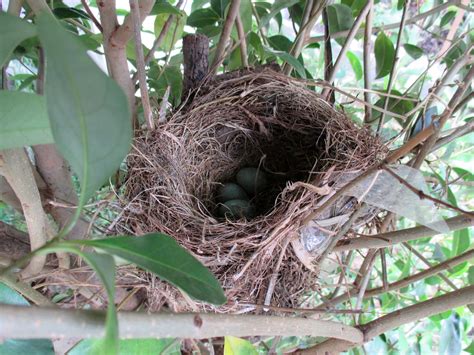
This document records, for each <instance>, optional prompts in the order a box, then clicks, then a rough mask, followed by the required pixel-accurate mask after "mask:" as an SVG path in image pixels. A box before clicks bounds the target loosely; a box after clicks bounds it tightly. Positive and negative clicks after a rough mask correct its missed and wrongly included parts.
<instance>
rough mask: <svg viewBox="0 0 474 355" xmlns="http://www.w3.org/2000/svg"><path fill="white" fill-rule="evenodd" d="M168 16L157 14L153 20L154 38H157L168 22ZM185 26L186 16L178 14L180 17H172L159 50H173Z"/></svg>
mask: <svg viewBox="0 0 474 355" xmlns="http://www.w3.org/2000/svg"><path fill="white" fill-rule="evenodd" d="M168 18H169V14H166V13H162V14H158V15H157V16H156V18H155V25H154V26H155V27H154V28H155V36H157V37H158V36H159V35H160V32H161V30H162V29H163V26H164V25H165V22H166V21H168ZM185 24H186V14H185V13H180V15H177V16H174V17H173V22H172V23H171V25H170V27H169V30H168V32H166V35H165V37H164V38H163V41H162V42H161V45H160V47H159V48H160V49H162V50H163V51H166V52H169V51H171V49H173V47H174V45H175V44H176V42H177V41H178V40H180V39H181V37H182V36H183V30H184V25H185Z"/></svg>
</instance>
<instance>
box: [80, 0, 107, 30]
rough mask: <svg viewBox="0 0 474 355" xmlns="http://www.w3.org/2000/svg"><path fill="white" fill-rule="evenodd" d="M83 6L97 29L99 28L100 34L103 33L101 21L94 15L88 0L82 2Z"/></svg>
mask: <svg viewBox="0 0 474 355" xmlns="http://www.w3.org/2000/svg"><path fill="white" fill-rule="evenodd" d="M81 4H82V7H84V10H85V11H86V12H87V14H88V15H89V17H90V18H91V20H92V22H94V25H95V27H97V29H98V30H99V31H100V32H103V31H104V30H103V29H102V25H101V24H100V22H99V20H97V18H96V17H95V16H94V14H93V13H92V11H91V8H90V7H89V5H88V4H87V1H86V0H81Z"/></svg>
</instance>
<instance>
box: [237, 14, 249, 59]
mask: <svg viewBox="0 0 474 355" xmlns="http://www.w3.org/2000/svg"><path fill="white" fill-rule="evenodd" d="M235 27H236V28H237V35H238V36H239V40H240V58H241V60H242V65H243V67H244V68H248V66H249V61H248V55H247V40H246V39H245V31H244V25H243V24H242V19H241V18H240V13H237V16H236V17H235Z"/></svg>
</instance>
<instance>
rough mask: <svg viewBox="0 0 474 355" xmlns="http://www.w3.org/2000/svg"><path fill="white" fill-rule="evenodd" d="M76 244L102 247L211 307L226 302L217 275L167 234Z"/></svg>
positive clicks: (86, 241) (87, 241)
mask: <svg viewBox="0 0 474 355" xmlns="http://www.w3.org/2000/svg"><path fill="white" fill-rule="evenodd" d="M74 242H75V243H78V244H81V245H86V246H91V247H95V248H99V249H101V250H104V251H106V252H107V253H109V254H112V255H116V256H119V257H121V258H123V259H125V260H127V261H129V262H132V263H134V264H136V265H138V266H139V267H141V268H143V269H145V270H148V271H150V272H153V273H155V274H156V275H158V276H159V277H160V278H162V279H164V280H166V281H168V282H170V283H172V284H173V285H175V286H177V287H179V288H180V289H182V290H183V291H184V292H186V293H187V294H189V295H190V296H191V297H194V298H196V299H198V300H201V301H205V302H209V303H212V304H223V303H224V302H226V298H225V296H224V292H223V291H222V288H221V286H220V285H219V282H218V281H217V280H216V279H215V277H214V275H212V273H211V272H210V271H209V270H208V269H207V268H206V267H204V266H203V265H202V264H201V263H200V262H199V261H198V260H197V259H195V258H194V257H193V256H192V255H190V254H189V253H188V252H187V251H186V250H185V249H184V248H183V247H181V246H180V245H179V244H178V243H177V242H176V241H175V240H174V239H173V238H171V237H170V236H168V235H166V234H161V233H153V234H147V235H144V236H142V237H129V236H120V237H113V238H107V239H97V240H83V241H74ZM71 243H72V241H71Z"/></svg>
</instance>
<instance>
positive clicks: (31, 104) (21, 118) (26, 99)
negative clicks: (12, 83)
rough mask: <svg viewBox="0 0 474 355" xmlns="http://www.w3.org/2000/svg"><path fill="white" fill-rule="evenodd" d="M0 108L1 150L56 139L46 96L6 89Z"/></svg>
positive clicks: (2, 95) (45, 142) (46, 142)
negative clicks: (50, 122)
mask: <svg viewBox="0 0 474 355" xmlns="http://www.w3.org/2000/svg"><path fill="white" fill-rule="evenodd" d="M0 107H1V109H0V127H1V129H0V149H6V148H14V147H23V146H27V145H35V144H48V143H53V142H54V140H53V135H52V133H51V127H50V124H49V118H48V112H47V109H46V100H45V98H44V97H43V96H39V95H36V94H29V93H25V92H19V91H3V90H2V91H0Z"/></svg>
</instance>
